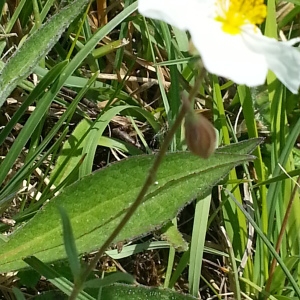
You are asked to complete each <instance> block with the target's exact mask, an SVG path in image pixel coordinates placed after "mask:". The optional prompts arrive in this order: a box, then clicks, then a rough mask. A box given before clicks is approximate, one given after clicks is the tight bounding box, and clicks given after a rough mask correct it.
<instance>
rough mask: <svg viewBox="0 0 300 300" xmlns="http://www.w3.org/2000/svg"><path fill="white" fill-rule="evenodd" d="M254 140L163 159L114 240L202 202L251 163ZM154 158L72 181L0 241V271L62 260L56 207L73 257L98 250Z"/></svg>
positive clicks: (137, 159) (145, 230)
mask: <svg viewBox="0 0 300 300" xmlns="http://www.w3.org/2000/svg"><path fill="white" fill-rule="evenodd" d="M259 142H260V140H249V141H247V142H244V143H239V144H237V145H232V146H227V147H224V148H221V149H220V150H218V151H217V152H216V153H215V155H213V156H212V157H211V158H209V159H207V160H204V159H200V158H198V157H196V156H194V155H192V154H190V153H188V152H178V153H170V154H168V155H166V157H165V159H164V161H163V163H162V165H161V166H160V169H159V171H158V174H157V178H156V180H157V181H156V182H155V184H154V185H153V187H151V189H150V191H149V193H148V194H147V196H146V197H145V200H144V203H143V204H142V205H141V206H140V207H139V208H138V210H137V211H136V213H135V214H134V216H133V217H132V218H131V220H130V221H129V222H128V223H127V225H126V226H125V227H124V229H123V230H122V232H121V233H120V235H119V236H118V238H117V239H116V241H115V242H117V241H123V240H128V239H133V238H135V237H138V236H140V235H143V234H146V233H148V232H151V231H153V230H154V229H156V228H158V227H160V226H162V225H163V224H165V223H166V221H168V220H170V219H172V218H174V217H175V216H176V214H177V213H178V211H179V210H180V209H181V208H182V207H183V206H184V205H186V204H187V203H188V202H190V201H191V200H193V199H194V198H195V197H196V196H198V197H204V196H205V195H207V193H209V192H210V190H211V188H212V186H214V185H215V184H217V183H218V182H219V181H220V180H221V179H222V178H223V177H224V176H225V175H226V174H227V173H228V172H229V171H230V170H231V169H232V168H233V167H234V166H236V165H238V164H240V163H243V162H247V161H249V160H253V159H254V157H253V156H250V155H247V153H249V152H251V151H252V150H253V149H254V148H255V147H256V146H257V144H258V143H259ZM153 159H154V156H153V155H145V156H135V157H132V158H130V159H127V160H123V161H121V162H118V163H115V164H112V165H110V166H108V167H106V168H104V169H101V170H100V171H98V172H95V173H93V174H92V175H89V176H86V177H84V178H82V179H81V180H79V181H77V182H75V183H74V184H72V185H71V186H69V187H67V188H65V190H64V191H63V192H62V193H61V194H60V195H59V196H57V197H56V198H54V199H52V200H51V201H50V203H48V204H47V205H45V207H44V208H43V209H42V210H41V211H40V212H39V213H38V214H37V215H36V216H35V217H34V218H33V219H32V220H31V221H29V222H28V224H26V225H25V226H24V227H23V228H20V229H19V230H17V231H16V232H15V233H14V234H13V235H12V236H11V238H10V240H9V241H8V242H7V243H5V242H0V272H6V271H10V270H15V269H19V268H22V267H24V266H25V263H24V262H23V261H22V258H24V257H26V256H29V255H35V256H36V257H38V258H39V259H41V260H42V261H44V262H50V261H54V260H58V259H64V258H65V257H66V254H65V250H64V246H63V240H62V226H61V220H60V216H59V212H58V208H57V207H58V206H61V207H63V208H64V209H65V210H66V211H67V213H68V216H69V218H70V220H71V224H72V227H73V232H74V238H75V240H76V246H77V249H78V252H79V253H84V252H89V251H91V250H95V249H97V248H99V246H101V245H102V244H103V242H104V241H105V240H106V238H107V237H108V235H109V234H110V233H111V232H112V230H113V229H114V228H115V227H116V225H117V224H118V223H119V222H120V219H121V217H122V216H123V215H124V213H125V212H126V210H127V209H128V207H129V206H130V205H131V204H132V202H133V201H134V199H135V197H136V196H137V194H138V192H139V190H140V189H141V186H142V185H143V183H144V179H145V176H146V173H147V172H148V170H149V168H150V166H151V164H152V162H153Z"/></svg>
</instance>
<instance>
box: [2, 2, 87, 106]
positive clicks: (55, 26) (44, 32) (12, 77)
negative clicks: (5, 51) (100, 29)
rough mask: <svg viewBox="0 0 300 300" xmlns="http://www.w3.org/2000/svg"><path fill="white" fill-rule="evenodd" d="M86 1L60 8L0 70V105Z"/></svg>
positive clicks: (45, 52)
mask: <svg viewBox="0 0 300 300" xmlns="http://www.w3.org/2000/svg"><path fill="white" fill-rule="evenodd" d="M88 2H89V1H88V0H75V1H73V2H72V3H71V4H69V5H68V6H67V7H65V8H64V9H61V10H60V11H59V12H58V13H57V14H55V15H54V16H53V17H52V18H51V19H49V21H48V22H46V23H45V24H44V25H43V26H42V27H41V28H40V29H39V30H37V31H36V32H34V33H33V34H32V35H31V36H30V37H29V38H28V39H27V40H26V41H25V43H24V44H23V45H22V46H21V47H20V48H19V49H18V50H17V51H16V53H15V54H14V55H13V56H12V57H11V59H10V60H9V61H8V63H7V64H6V65H5V67H4V68H3V69H2V72H1V76H0V107H1V106H2V105H3V103H4V101H5V100H6V98H7V97H8V96H9V94H10V93H11V91H12V90H13V89H14V88H15V87H16V86H17V84H18V83H19V82H21V80H23V79H24V78H25V77H26V76H27V75H29V74H30V72H31V71H32V70H33V69H34V67H35V66H36V65H37V64H38V63H39V61H40V59H41V58H42V57H43V56H45V55H46V54H47V53H48V52H49V50H50V49H51V48H52V47H53V46H54V45H55V44H56V43H57V41H58V40H59V38H60V36H61V34H62V33H63V32H64V30H65V29H66V28H67V27H68V26H69V24H70V23H71V22H72V21H73V20H74V19H75V18H76V17H77V16H78V15H79V14H80V12H81V11H82V9H83V8H84V7H85V5H86V4H87V3H88ZM16 70H17V72H16Z"/></svg>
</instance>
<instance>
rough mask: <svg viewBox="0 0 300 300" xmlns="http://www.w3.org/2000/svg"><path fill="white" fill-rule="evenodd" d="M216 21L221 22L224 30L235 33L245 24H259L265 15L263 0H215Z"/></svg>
mask: <svg viewBox="0 0 300 300" xmlns="http://www.w3.org/2000/svg"><path fill="white" fill-rule="evenodd" d="M216 1H217V2H216V6H217V16H216V18H215V20H216V21H219V22H222V23H223V25H222V29H223V30H224V32H226V33H229V34H232V35H235V34H238V33H240V32H241V26H242V25H245V24H253V25H256V24H261V23H262V22H263V21H264V19H265V18H266V15H267V7H266V5H265V4H264V1H263V0H216Z"/></svg>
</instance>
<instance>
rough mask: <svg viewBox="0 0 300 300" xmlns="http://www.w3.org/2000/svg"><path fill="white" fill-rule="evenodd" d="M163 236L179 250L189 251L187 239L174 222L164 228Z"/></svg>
mask: <svg viewBox="0 0 300 300" xmlns="http://www.w3.org/2000/svg"><path fill="white" fill-rule="evenodd" d="M161 238H162V239H163V240H165V241H168V242H169V243H170V245H172V247H174V248H175V249H176V250H177V251H179V252H183V251H187V250H188V248H189V246H188V243H187V241H186V240H185V239H184V238H183V236H182V234H181V233H180V232H179V230H178V228H177V227H176V226H175V225H174V224H173V223H172V222H169V223H168V224H166V225H165V226H164V227H163V228H162V234H161Z"/></svg>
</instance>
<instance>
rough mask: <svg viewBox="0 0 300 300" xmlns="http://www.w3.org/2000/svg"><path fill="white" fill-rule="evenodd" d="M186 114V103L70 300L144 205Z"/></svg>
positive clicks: (197, 84) (196, 87)
mask: <svg viewBox="0 0 300 300" xmlns="http://www.w3.org/2000/svg"><path fill="white" fill-rule="evenodd" d="M204 75H205V69H204V68H202V69H201V71H200V73H199V75H198V76H197V78H196V81H195V85H194V87H193V88H192V90H191V92H190V94H189V97H188V100H189V102H190V103H192V102H193V100H194V98H195V96H196V95H197V93H198V91H199V89H200V85H201V83H202V80H203V78H204ZM186 112H187V105H184V103H183V105H182V106H181V108H180V110H179V112H178V115H177V117H176V119H175V122H174V123H173V125H172V126H171V128H170V130H169V131H168V133H167V134H166V137H165V139H164V141H163V143H162V145H161V148H160V151H159V152H158V154H157V155H156V157H155V159H154V162H153V165H152V167H151V168H150V170H149V173H148V176H147V178H146V180H145V182H144V185H143V187H142V189H141V190H140V192H139V194H138V196H137V198H136V199H135V201H134V202H133V204H132V205H131V206H130V207H129V209H128V211H127V213H126V214H125V216H124V217H123V219H122V220H121V221H120V223H119V225H118V226H117V227H116V228H115V229H114V231H113V232H112V233H111V235H110V236H109V237H108V238H107V240H106V241H105V243H104V244H103V245H102V246H101V248H100V249H99V251H98V252H97V253H96V255H95V256H94V258H93V259H92V260H91V262H90V264H89V265H88V266H87V268H86V269H85V270H84V272H83V273H82V275H81V276H80V281H79V282H75V283H74V288H73V290H72V293H71V295H70V298H69V299H70V300H75V299H76V298H77V295H78V294H79V292H80V291H81V289H82V286H83V283H84V282H85V280H86V278H87V277H88V275H89V274H90V273H91V272H92V270H93V269H94V268H95V266H96V265H97V263H98V261H99V259H100V258H101V256H102V255H103V253H104V252H105V250H106V249H107V248H108V247H109V246H110V245H111V243H112V242H113V241H114V239H115V238H116V237H117V236H118V234H119V233H120V232H121V230H122V229H123V227H124V226H125V225H126V223H127V222H128V221H129V219H130V218H131V217H132V215H133V214H134V213H135V211H136V210H137V208H138V207H139V205H140V204H141V203H142V201H143V199H144V197H145V195H146V193H147V191H148V189H149V188H150V186H151V185H152V184H153V183H154V182H155V177H156V173H157V171H158V168H159V166H160V164H161V163H162V160H163V158H164V156H165V154H166V152H167V151H168V148H169V145H170V143H171V141H172V139H173V137H174V135H175V133H176V131H177V129H178V128H179V127H180V125H181V123H182V121H183V119H184V117H185V114H186Z"/></svg>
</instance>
